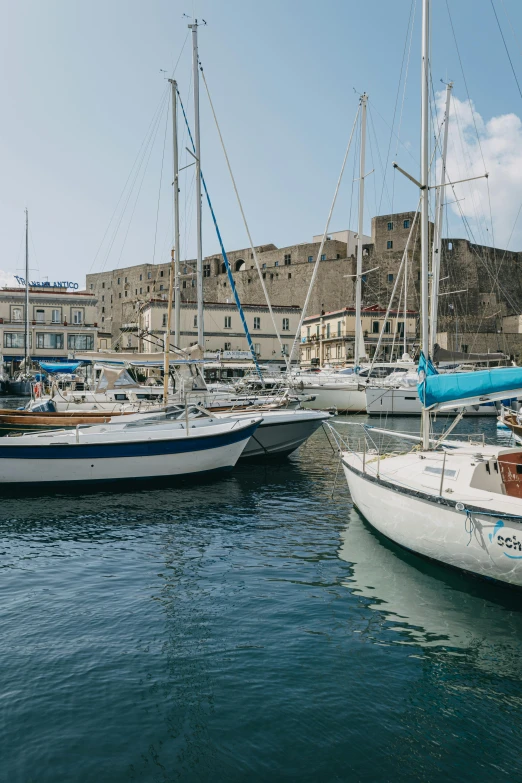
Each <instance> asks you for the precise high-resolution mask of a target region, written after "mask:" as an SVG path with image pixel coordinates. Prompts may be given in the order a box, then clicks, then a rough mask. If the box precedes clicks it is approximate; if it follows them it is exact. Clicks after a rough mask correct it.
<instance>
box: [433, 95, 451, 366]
mask: <svg viewBox="0 0 522 783" xmlns="http://www.w3.org/2000/svg"><path fill="white" fill-rule="evenodd" d="M452 88H453V82H449V84H447V85H446V112H445V114H444V135H443V140H442V170H441V174H440V186H439V187H438V188H437V196H436V199H435V227H434V231H433V250H432V256H431V302H430V353H431V354H433V349H434V347H435V340H436V339H437V310H438V304H439V279H440V261H441V245H442V243H441V237H442V210H443V207H444V185H445V182H446V159H447V154H448V128H449V110H450V100H451V90H452Z"/></svg>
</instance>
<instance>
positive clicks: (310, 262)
mask: <svg viewBox="0 0 522 783" xmlns="http://www.w3.org/2000/svg"><path fill="white" fill-rule="evenodd" d="M313 260H314V257H313V256H308V263H309V264H312V263H313Z"/></svg>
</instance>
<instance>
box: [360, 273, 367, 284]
mask: <svg viewBox="0 0 522 783" xmlns="http://www.w3.org/2000/svg"><path fill="white" fill-rule="evenodd" d="M361 280H362V281H363V283H366V281H367V280H368V275H363V276H362V277H361Z"/></svg>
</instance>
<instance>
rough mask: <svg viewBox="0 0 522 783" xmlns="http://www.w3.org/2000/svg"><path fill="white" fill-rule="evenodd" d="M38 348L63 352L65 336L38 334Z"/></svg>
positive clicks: (47, 333)
mask: <svg viewBox="0 0 522 783" xmlns="http://www.w3.org/2000/svg"><path fill="white" fill-rule="evenodd" d="M36 347H37V348H56V349H58V350H61V349H62V348H63V334H54V333H52V332H37V333H36Z"/></svg>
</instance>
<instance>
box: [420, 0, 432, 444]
mask: <svg viewBox="0 0 522 783" xmlns="http://www.w3.org/2000/svg"><path fill="white" fill-rule="evenodd" d="M429 11H430V9H429V0H422V67H421V165H420V184H421V197H420V202H421V205H420V206H421V208H420V212H421V215H420V217H421V337H422V353H423V354H424V358H425V360H426V362H428V359H429V344H430V343H429V311H428V271H429V270H428V259H429V222H428V221H429V217H428V210H429V202H428V196H429V190H428V185H429V182H428V173H429V92H428V78H429V61H428V58H429ZM429 446H430V414H429V411H427V410H426V408H425V407H424V406H423V408H422V447H423V449H424V450H428V449H429Z"/></svg>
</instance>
